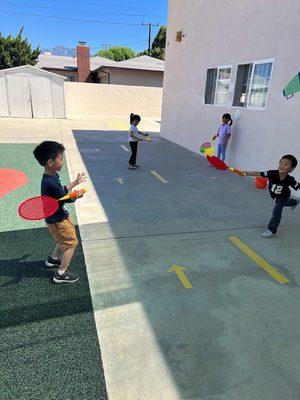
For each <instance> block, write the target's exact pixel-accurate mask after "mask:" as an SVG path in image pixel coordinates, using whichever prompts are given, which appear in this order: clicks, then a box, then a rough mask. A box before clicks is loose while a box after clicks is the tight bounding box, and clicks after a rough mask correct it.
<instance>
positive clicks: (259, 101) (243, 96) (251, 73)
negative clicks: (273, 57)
mask: <svg viewBox="0 0 300 400" xmlns="http://www.w3.org/2000/svg"><path fill="white" fill-rule="evenodd" d="M272 68H273V61H270V60H268V61H257V62H253V63H249V64H242V65H239V66H238V69H237V76H236V84H235V90H234V98H233V106H235V107H247V108H265V107H266V103H267V95H268V90H269V86H270V80H271V74H272Z"/></svg>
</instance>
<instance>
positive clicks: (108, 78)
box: [100, 67, 110, 85]
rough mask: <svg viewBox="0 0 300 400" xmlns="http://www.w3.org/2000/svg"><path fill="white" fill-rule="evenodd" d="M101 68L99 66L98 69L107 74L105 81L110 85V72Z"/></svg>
mask: <svg viewBox="0 0 300 400" xmlns="http://www.w3.org/2000/svg"><path fill="white" fill-rule="evenodd" d="M102 68H103V67H100V71H101V72H103V73H104V74H106V76H107V82H108V84H109V85H110V73H109V72H107V71H104V70H103V69H102ZM100 79H101V78H100Z"/></svg>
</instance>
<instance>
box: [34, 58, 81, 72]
mask: <svg viewBox="0 0 300 400" xmlns="http://www.w3.org/2000/svg"><path fill="white" fill-rule="evenodd" d="M36 65H37V67H38V68H51V69H65V70H68V71H74V70H76V69H77V59H76V58H74V57H64V56H53V55H52V54H40V55H39V58H38V62H37V64H36Z"/></svg>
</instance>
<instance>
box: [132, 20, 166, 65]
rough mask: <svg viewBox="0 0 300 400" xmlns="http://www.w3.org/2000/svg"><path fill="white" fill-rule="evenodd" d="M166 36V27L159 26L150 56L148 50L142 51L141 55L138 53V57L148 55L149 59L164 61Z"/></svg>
mask: <svg viewBox="0 0 300 400" xmlns="http://www.w3.org/2000/svg"><path fill="white" fill-rule="evenodd" d="M166 36H167V27H166V26H161V28H160V30H159V31H158V33H157V35H156V36H155V38H154V40H153V43H152V46H151V51H150V54H149V52H148V50H144V51H143V52H142V53H139V54H138V55H139V56H143V55H150V56H151V57H155V58H159V59H160V60H164V59H165V48H166Z"/></svg>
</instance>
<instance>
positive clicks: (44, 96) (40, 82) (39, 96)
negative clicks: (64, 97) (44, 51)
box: [30, 76, 53, 118]
mask: <svg viewBox="0 0 300 400" xmlns="http://www.w3.org/2000/svg"><path fill="white" fill-rule="evenodd" d="M30 89H31V101H32V112H33V118H53V106H52V91H51V81H50V80H49V79H47V78H44V77H42V76H31V77H30Z"/></svg>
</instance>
